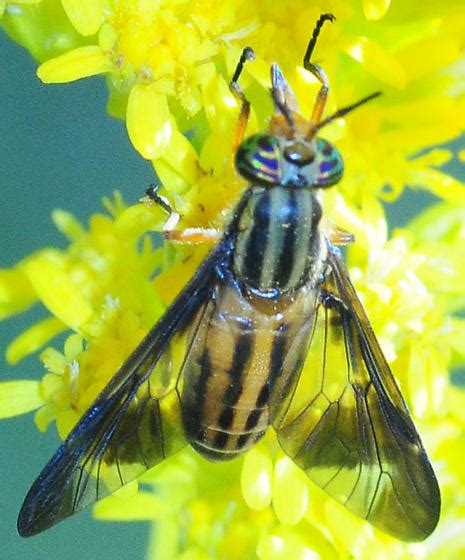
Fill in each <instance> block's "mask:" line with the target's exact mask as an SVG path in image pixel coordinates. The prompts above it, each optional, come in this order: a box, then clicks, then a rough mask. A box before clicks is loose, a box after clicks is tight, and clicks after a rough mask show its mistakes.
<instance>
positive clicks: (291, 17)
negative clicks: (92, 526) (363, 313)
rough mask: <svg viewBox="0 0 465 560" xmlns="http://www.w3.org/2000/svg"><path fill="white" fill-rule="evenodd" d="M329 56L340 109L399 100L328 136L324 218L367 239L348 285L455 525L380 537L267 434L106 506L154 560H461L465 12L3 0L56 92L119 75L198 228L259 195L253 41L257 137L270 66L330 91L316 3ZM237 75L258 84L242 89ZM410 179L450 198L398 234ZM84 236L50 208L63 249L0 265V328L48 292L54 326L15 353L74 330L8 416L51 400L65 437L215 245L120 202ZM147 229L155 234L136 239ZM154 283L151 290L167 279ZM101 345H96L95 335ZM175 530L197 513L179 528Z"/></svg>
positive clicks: (116, 81)
mask: <svg viewBox="0 0 465 560" xmlns="http://www.w3.org/2000/svg"><path fill="white" fill-rule="evenodd" d="M328 11H330V12H333V13H335V14H336V16H337V23H336V24H334V25H332V26H327V27H325V28H324V30H323V32H322V35H321V40H320V41H319V44H318V47H317V52H316V53H315V54H316V58H317V59H318V60H319V61H321V63H322V64H323V65H324V67H325V70H326V72H327V73H328V75H329V76H330V81H331V86H332V89H331V93H330V101H329V107H328V111H332V110H334V109H335V108H336V107H340V106H344V105H347V104H349V103H351V102H354V101H356V100H358V99H359V98H361V97H362V96H364V95H366V94H369V93H371V92H373V91H376V90H382V91H383V94H384V95H383V96H382V97H381V98H379V100H377V101H376V102H373V103H371V104H368V105H367V106H366V107H364V108H363V110H362V109H361V110H360V111H359V112H356V113H354V114H353V115H351V117H350V119H349V118H348V119H347V120H346V121H345V120H344V121H343V120H339V121H336V122H335V123H334V124H333V125H332V126H331V127H328V128H327V129H325V133H327V137H328V138H329V139H330V140H332V141H334V142H335V143H337V145H338V148H339V149H340V150H341V152H342V154H343V155H344V158H345V163H346V177H345V179H344V180H343V181H342V182H341V185H340V186H338V187H336V188H335V189H333V190H332V191H328V192H327V193H325V195H326V196H325V211H326V212H327V213H328V215H329V216H330V217H331V219H332V220H334V222H335V223H337V224H338V226H340V227H342V228H345V229H347V230H349V231H351V232H353V233H355V236H356V239H357V244H356V245H355V246H354V247H353V248H351V249H350V252H349V264H350V268H351V275H352V279H353V281H354V283H355V284H356V286H357V289H358V291H359V293H360V297H361V299H362V300H363V302H364V305H365V306H366V308H367V310H368V314H369V316H370V319H371V321H372V324H373V327H374V329H375V332H377V334H378V337H379V339H380V342H381V344H382V346H383V349H384V351H385V353H386V355H387V357H388V359H389V361H390V362H391V363H392V366H393V370H394V371H395V372H396V374H397V378H398V380H399V383H400V385H401V388H402V392H403V394H404V396H405V398H406V400H407V402H408V403H409V406H410V408H411V410H412V413H413V414H414V416H415V419H416V422H417V425H418V428H419V431H420V433H421V434H422V438H423V440H424V442H425V445H426V447H427V449H428V451H429V452H430V455H431V458H432V461H433V463H434V466H435V470H436V471H437V474H438V478H439V481H440V486H441V491H442V496H443V516H442V520H441V522H440V525H439V527H438V529H437V530H436V532H435V533H434V534H433V535H432V537H430V538H429V539H428V540H427V541H425V542H424V543H421V544H414V545H406V544H402V543H399V542H397V541H394V540H393V539H392V538H390V537H387V536H385V535H382V534H381V533H379V532H376V531H375V530H374V529H373V528H372V527H371V526H369V525H368V524H367V523H365V522H363V521H360V520H358V519H355V518H354V517H353V516H352V515H351V514H350V513H348V512H346V511H345V510H344V509H343V508H342V507H340V506H339V505H337V504H336V503H335V502H333V501H332V500H331V499H329V498H327V497H326V496H325V495H324V494H323V493H322V492H321V491H320V490H319V489H318V488H316V487H315V486H314V485H313V484H311V483H310V482H308V481H307V479H306V478H305V477H304V476H303V474H302V473H301V472H300V471H299V469H298V468H297V467H295V466H294V465H293V464H292V463H291V461H290V460H289V459H287V458H286V457H284V456H283V454H282V452H280V451H279V449H278V447H277V444H276V441H275V438H274V436H273V434H271V433H270V434H268V435H267V437H266V438H265V440H264V441H263V442H261V443H260V444H258V445H257V446H256V448H254V449H253V450H252V451H250V452H249V453H248V454H247V455H246V456H245V457H244V458H243V459H241V460H237V461H234V462H231V463H228V464H220V465H218V464H210V463H208V462H206V461H205V460H203V459H202V458H200V457H198V456H197V455H195V454H194V453H193V452H192V451H189V450H186V451H183V452H181V453H179V454H178V455H176V456H174V457H173V458H171V459H169V460H167V461H166V462H165V463H164V464H162V465H160V466H159V467H157V468H156V469H155V470H153V471H150V472H148V473H147V474H146V475H145V476H144V477H143V481H144V483H148V484H150V485H152V486H153V487H154V488H155V489H156V493H155V494H153V493H150V492H147V491H145V490H139V491H138V490H137V485H136V484H131V485H130V486H129V487H127V488H125V489H123V490H122V491H121V492H118V493H117V494H116V495H114V496H111V497H109V498H108V499H106V500H104V501H102V502H100V503H99V504H98V505H97V506H96V508H95V512H96V516H97V517H98V518H101V519H118V520H124V519H150V520H154V521H156V523H155V524H154V533H153V538H152V540H151V545H150V550H149V557H150V558H154V559H155V558H157V559H158V560H159V559H167V560H168V559H169V560H171V559H174V558H178V559H182V560H191V559H192V560H193V559H203V558H215V559H222V558H224V559H226V558H227V559H234V558H237V559H239V558H240V559H243V558H254V557H258V558H260V559H263V560H275V559H276V560H280V559H284V558H288V557H290V556H292V557H293V558H295V559H296V560H297V559H299V560H300V559H302V560H316V559H318V558H321V559H324V560H331V559H339V558H348V557H353V558H357V559H364V558H370V559H376V558H380V559H381V558H406V559H407V558H409V559H410V558H418V559H423V558H428V559H434V558H438V559H439V558H448V559H454V558H462V557H463V555H464V554H465V540H464V538H463V529H464V521H463V519H464V514H465V511H464V509H465V508H464V504H465V491H464V488H465V480H464V474H463V468H462V467H463V465H462V463H463V459H462V456H463V451H464V450H465V417H464V415H463V409H464V407H465V394H464V392H463V390H462V389H461V388H459V387H457V386H455V385H453V384H452V383H451V382H450V377H449V373H448V371H449V369H450V368H451V367H455V368H460V367H463V364H464V362H465V325H464V320H463V319H462V318H461V316H460V312H461V311H463V308H464V306H465V298H464V295H463V282H461V279H463V278H464V277H465V226H464V225H463V224H465V188H464V186H463V184H462V182H460V181H459V180H458V179H456V178H453V177H452V176H450V175H448V174H447V173H446V172H444V171H443V170H441V169H440V167H441V166H442V165H443V164H445V163H446V162H447V161H448V160H449V159H450V158H451V157H452V154H451V152H450V150H449V149H447V148H442V149H431V150H427V151H425V149H426V148H428V147H429V146H433V145H437V144H442V143H444V142H447V141H449V140H451V139H453V138H455V137H457V136H458V135H459V134H460V132H461V131H462V130H463V128H464V125H465V123H464V115H465V101H464V100H465V97H464V95H463V94H464V90H463V85H462V84H463V83H464V73H465V57H464V56H463V54H462V53H463V50H464V46H465V35H464V34H463V29H464V26H465V5H464V4H463V1H461V0H450V1H449V2H447V4H446V5H444V3H442V2H439V1H437V0H429V1H428V2H423V3H422V5H421V6H419V5H418V3H417V2H412V1H410V0H406V1H405V2H396V3H394V2H393V3H391V2H390V0H346V1H344V0H331V1H322V0H320V1H315V2H308V1H304V0H296V1H295V2H291V3H288V2H271V1H269V0H259V1H257V2H246V1H245V0H226V1H224V2H215V1H212V0H195V1H187V0H161V1H159V2H154V1H152V0H80V1H76V0H61V1H58V0H43V1H42V2H40V1H37V2H21V3H20V2H19V1H16V2H15V3H9V2H5V1H3V2H0V13H2V12H3V18H2V26H3V28H4V30H5V31H6V32H7V33H8V34H9V35H10V36H11V37H12V38H13V39H14V40H16V41H17V42H19V43H21V44H23V45H24V46H26V47H27V48H28V49H29V50H30V52H31V53H32V55H33V56H34V57H35V58H36V59H38V60H39V61H41V62H42V64H41V65H40V66H39V69H38V75H39V77H40V79H41V80H43V81H44V82H47V83H52V82H53V83H58V82H67V81H71V80H75V79H80V78H84V77H87V76H91V75H95V74H105V76H106V79H107V83H108V88H109V92H110V98H109V110H110V111H111V112H112V113H113V114H114V115H117V116H119V117H124V118H125V120H126V124H127V129H128V134H129V137H130V139H131V141H132V143H133V145H134V147H135V148H136V150H138V152H139V153H140V154H141V155H142V156H143V157H144V158H146V159H149V160H151V161H152V163H153V166H154V170H155V171H156V174H157V176H158V177H159V178H160V180H161V182H162V184H163V191H162V192H163V194H165V195H166V196H167V197H168V198H169V199H170V202H171V203H172V205H173V206H174V207H175V208H176V209H177V210H178V211H179V212H180V213H181V214H182V216H183V226H210V225H214V226H222V225H224V223H225V219H226V218H225V217H226V216H227V210H228V208H230V207H231V205H232V204H234V203H235V202H236V201H237V200H238V197H239V196H240V192H241V189H243V188H244V184H243V182H242V181H241V180H239V179H238V178H237V177H236V176H235V173H234V171H233V167H232V165H231V160H232V156H233V149H232V145H233V137H234V133H235V129H236V126H237V117H238V106H237V102H236V100H235V98H234V96H233V95H232V94H231V93H230V91H229V88H228V81H229V79H230V77H231V75H232V73H233V71H234V67H235V64H236V63H237V60H238V58H239V55H240V52H241V50H242V48H243V47H245V46H246V45H250V46H252V47H253V48H254V50H255V51H256V53H257V55H258V58H257V60H256V61H254V62H251V63H249V64H248V65H247V66H246V69H245V72H244V76H243V82H241V84H242V85H243V87H244V88H245V90H246V94H247V96H248V98H249V99H250V100H251V104H252V115H251V121H250V124H249V129H248V131H249V132H253V131H255V130H257V129H263V128H264V127H265V126H266V119H267V117H268V116H269V115H270V113H271V111H272V105H271V101H270V99H269V95H268V87H269V75H268V74H269V66H270V62H271V61H277V62H279V64H280V67H281V68H282V70H283V72H284V74H285V75H286V77H287V79H288V80H289V82H290V83H291V85H292V87H293V89H294V91H295V92H296V95H297V97H298V99H299V102H300V105H301V107H302V113H303V114H304V115H309V114H310V112H311V107H312V103H313V100H314V96H315V93H316V92H317V90H318V84H317V83H316V81H315V80H314V78H313V77H312V76H310V75H309V74H308V73H307V72H305V71H304V70H303V69H302V68H301V67H300V66H299V64H300V61H301V58H302V54H303V53H304V52H305V47H306V44H307V42H308V39H309V36H310V34H311V30H312V26H313V24H314V22H315V21H316V19H317V18H318V16H319V15H320V13H322V12H328ZM241 79H242V78H241ZM406 185H409V186H410V187H414V188H421V189H425V190H428V191H430V192H431V193H433V194H435V195H436V196H437V197H438V198H440V199H442V200H443V201H444V202H442V203H441V204H439V205H437V206H435V207H434V208H432V209H430V210H428V211H427V212H425V213H424V214H422V215H421V216H419V217H418V219H416V220H415V221H414V222H413V223H412V224H410V225H409V227H408V228H406V229H405V230H399V231H397V232H395V234H394V236H393V237H392V238H391V239H388V234H387V225H386V220H385V216H384V212H383V209H382V206H381V205H380V203H379V201H378V198H377V197H381V198H384V199H394V198H396V197H398V196H399V195H400V194H401V193H402V191H403V189H404V188H405V186H406ZM105 206H106V208H107V210H108V213H107V214H106V215H100V214H96V215H94V216H93V217H92V218H91V220H90V223H89V226H88V227H84V226H82V225H81V224H79V223H78V222H77V221H76V220H75V219H74V218H73V217H72V216H71V215H69V214H67V213H64V212H58V211H55V212H54V214H53V218H54V222H55V224H56V225H57V227H58V228H59V229H60V230H61V231H62V232H63V233H64V234H65V235H66V237H67V238H68V240H69V246H68V248H67V249H66V250H58V249H47V250H44V251H40V252H38V253H35V254H32V255H30V256H28V257H26V258H25V259H24V260H23V261H21V262H20V263H18V264H17V266H16V267H14V268H12V269H9V270H3V271H0V317H1V318H4V317H8V316H10V315H13V314H15V313H20V312H22V311H24V310H26V309H27V308H29V307H30V306H31V305H32V304H33V303H34V302H36V301H38V300H39V301H41V302H42V304H43V305H44V306H45V307H46V309H48V311H49V312H50V317H49V318H47V319H45V320H44V321H42V322H40V323H38V324H35V325H33V326H31V327H30V328H29V329H28V330H27V331H26V332H24V333H23V334H22V335H20V336H19V337H18V338H17V339H15V340H14V341H12V343H11V344H10V345H9V347H8V349H7V357H8V359H9V361H10V362H12V363H16V362H18V361H19V360H20V359H21V358H23V357H24V356H26V355H28V354H30V353H32V352H36V351H38V350H39V349H40V348H42V347H43V346H44V345H46V344H47V343H48V342H49V341H50V340H51V339H52V338H53V337H54V336H55V335H56V334H57V333H59V332H63V331H68V330H71V331H72V332H73V334H71V335H70V336H69V337H68V339H67V342H66V344H65V348H64V352H63V354H62V353H59V352H58V351H57V350H55V349H53V348H47V349H46V350H44V351H43V352H42V354H41V359H42V361H43V363H44V366H45V368H46V370H47V373H46V374H45V375H44V377H43V378H42V380H41V381H18V382H9V383H2V384H0V417H7V416H13V415H17V414H21V413H25V412H28V411H31V410H37V412H36V423H37V425H38V427H39V429H41V430H44V429H46V427H47V426H48V425H49V424H50V422H52V421H55V422H56V423H57V426H58V429H59V432H60V435H61V436H62V437H64V436H65V435H66V434H67V433H68V432H69V430H70V429H71V427H72V426H73V425H74V424H75V422H76V421H77V420H78V418H79V417H80V416H81V415H82V413H83V412H84V411H85V410H86V409H87V407H88V406H89V404H90V403H91V402H92V400H93V399H94V398H95V396H96V395H97V394H98V393H99V391H100V390H101V389H102V388H103V386H104V385H105V384H106V382H107V381H108V380H109V379H110V378H111V376H112V374H113V373H114V372H115V371H116V369H117V368H118V365H119V364H121V362H122V361H123V359H124V358H125V357H126V356H127V355H128V354H129V353H130V352H131V350H133V349H134V347H135V346H136V345H137V343H138V341H139V340H140V339H141V338H142V336H143V335H144V333H145V332H147V330H148V328H149V327H150V326H151V325H152V324H153V323H154V322H155V321H156V320H157V319H158V318H159V317H160V315H161V314H162V312H163V310H164V308H165V307H166V305H167V304H169V302H170V301H171V300H172V299H173V297H174V296H175V294H176V293H177V292H178V291H179V290H180V289H181V287H182V285H183V284H184V283H185V282H186V281H187V279H188V278H189V277H190V276H191V274H192V273H193V271H194V270H195V268H196V266H197V265H198V263H199V262H200V260H201V258H202V257H203V255H204V254H205V250H206V249H205V248H202V247H182V248H180V249H178V250H176V251H175V250H174V249H173V247H172V246H170V245H169V244H166V246H165V247H164V248H160V249H154V248H153V247H152V245H151V242H150V239H149V238H148V237H142V234H143V232H144V231H147V230H149V229H155V230H160V228H161V227H162V223H163V220H164V216H163V215H162V213H161V211H160V210H159V209H148V208H146V207H144V206H143V205H136V206H133V207H126V206H125V205H124V203H123V201H122V199H121V198H120V197H119V196H118V195H117V196H115V198H114V200H112V201H109V200H106V201H105ZM141 237H142V243H141V241H140V240H141ZM156 270H158V271H159V275H158V276H157V277H156V278H155V280H151V279H150V278H151V277H152V275H153V273H154V271H156ZM84 341H85V344H84ZM179 519H181V520H182V524H181V526H180V524H179Z"/></svg>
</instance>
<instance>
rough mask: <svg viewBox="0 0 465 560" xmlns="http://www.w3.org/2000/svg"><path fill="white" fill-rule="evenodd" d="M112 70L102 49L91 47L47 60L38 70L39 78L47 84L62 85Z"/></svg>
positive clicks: (80, 48) (81, 48)
mask: <svg viewBox="0 0 465 560" xmlns="http://www.w3.org/2000/svg"><path fill="white" fill-rule="evenodd" d="M111 69H112V63H111V62H110V60H109V58H108V56H107V55H106V54H105V53H104V52H103V51H102V49H101V48H100V47H98V46H95V45H89V46H87V47H79V48H77V49H73V50H72V51H69V52H67V53H65V54H62V55H60V56H57V57H56V58H52V59H50V60H47V62H44V63H43V64H41V65H40V66H39V68H38V69H37V76H38V77H39V78H40V79H41V80H42V81H43V82H44V83H46V84H61V83H65V82H73V81H74V80H79V79H81V78H87V77H88V76H95V75H96V74H102V73H104V72H109V71H110V70H111Z"/></svg>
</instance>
